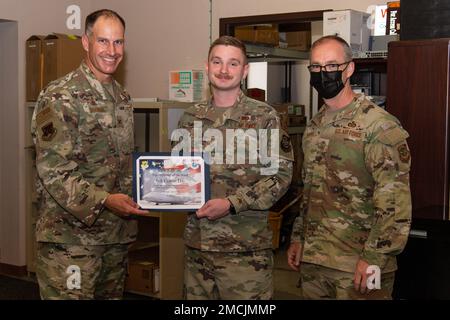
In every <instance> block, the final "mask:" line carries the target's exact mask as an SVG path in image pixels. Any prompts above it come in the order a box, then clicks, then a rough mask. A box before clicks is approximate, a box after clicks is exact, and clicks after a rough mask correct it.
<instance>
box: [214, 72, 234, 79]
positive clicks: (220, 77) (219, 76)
mask: <svg viewBox="0 0 450 320" xmlns="http://www.w3.org/2000/svg"><path fill="white" fill-rule="evenodd" d="M216 78H218V79H225V80H231V79H233V77H232V76H230V75H229V74H228V73H225V74H223V73H218V74H216Z"/></svg>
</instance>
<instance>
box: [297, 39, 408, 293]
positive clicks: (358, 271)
mask: <svg viewBox="0 0 450 320" xmlns="http://www.w3.org/2000/svg"><path fill="white" fill-rule="evenodd" d="M351 58H352V52H351V49H350V48H349V46H348V44H347V43H346V42H345V41H344V40H342V39H341V38H338V37H335V36H327V37H323V38H321V39H319V40H318V41H317V42H315V43H314V44H313V47H312V51H311V65H310V66H309V70H310V72H311V84H312V85H313V86H314V87H315V88H316V89H317V91H318V92H319V94H320V95H321V96H322V97H323V98H324V100H325V105H324V106H323V107H322V108H321V109H320V111H319V112H318V114H316V115H315V116H314V117H313V119H312V120H311V123H310V125H309V126H308V127H307V129H306V131H305V133H304V137H303V150H304V154H305V161H304V167H303V177H304V192H303V200H302V202H301V206H300V215H299V217H298V218H297V219H296V221H295V224H294V228H293V233H292V239H291V242H292V243H291V246H290V248H289V250H288V263H289V265H290V266H291V267H292V268H293V269H294V270H298V268H300V287H301V291H302V294H303V297H304V298H307V299H308V298H309V299H320V298H331V299H390V298H391V294H392V289H393V283H394V274H395V270H396V269H397V264H396V257H395V256H396V255H398V254H399V253H400V252H401V251H402V250H403V248H404V247H405V245H406V242H407V239H408V234H409V229H410V223H411V195H410V188H409V169H410V153H409V149H408V146H407V143H406V138H407V137H408V133H407V132H406V131H405V130H404V129H403V128H402V127H401V125H400V123H399V121H398V120H397V119H396V118H395V117H393V116H392V115H390V114H389V113H387V112H386V111H384V110H383V109H381V108H379V107H378V106H376V105H374V104H373V103H372V102H370V101H369V100H368V99H367V98H366V97H365V96H364V95H363V94H354V93H353V91H352V89H351V87H350V81H349V78H350V76H351V75H352V74H353V71H354V63H353V62H351ZM302 251H303V254H302ZM300 260H301V264H300ZM369 266H376V267H378V268H379V269H380V271H381V287H380V288H379V290H368V288H367V276H368V271H370V269H369V270H368V267H369ZM375 269H376V268H375ZM369 274H371V271H370V272H369Z"/></svg>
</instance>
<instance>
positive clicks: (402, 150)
mask: <svg viewBox="0 0 450 320" xmlns="http://www.w3.org/2000/svg"><path fill="white" fill-rule="evenodd" d="M397 151H398V154H399V156H400V160H401V161H402V162H408V161H409V159H410V158H411V154H410V153H409V150H408V147H407V146H406V144H402V145H400V146H399V147H398V148H397Z"/></svg>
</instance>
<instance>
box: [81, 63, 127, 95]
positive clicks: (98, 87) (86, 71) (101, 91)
mask: <svg viewBox="0 0 450 320" xmlns="http://www.w3.org/2000/svg"><path fill="white" fill-rule="evenodd" d="M79 69H80V70H81V72H82V73H83V75H84V76H85V77H86V80H87V81H88V82H89V85H90V86H91V87H92V88H93V89H94V91H95V92H97V94H98V96H99V97H100V98H101V99H102V100H111V99H110V98H109V97H110V96H111V95H110V94H109V93H107V92H106V89H105V88H104V87H103V85H102V83H101V82H100V81H98V80H97V78H96V77H95V75H94V73H93V72H92V70H91V69H90V68H89V67H88V65H87V64H86V62H85V61H84V60H83V61H82V62H81V65H80V67H79ZM112 81H113V85H114V86H115V87H116V88H117V90H118V91H119V93H118V95H119V98H120V99H119V101H123V100H130V96H129V94H128V93H127V92H126V91H125V90H124V89H122V87H121V86H120V84H119V83H118V82H117V81H116V80H114V79H112ZM114 99H115V97H114ZM119 101H117V102H119Z"/></svg>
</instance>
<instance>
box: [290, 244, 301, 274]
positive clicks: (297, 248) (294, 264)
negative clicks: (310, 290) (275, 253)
mask: <svg viewBox="0 0 450 320" xmlns="http://www.w3.org/2000/svg"><path fill="white" fill-rule="evenodd" d="M302 250H303V246H302V245H301V244H300V242H292V243H291V245H290V246H289V249H288V251H287V259H288V261H287V262H288V265H289V267H291V269H292V270H295V271H299V270H300V260H301V256H302Z"/></svg>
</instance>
